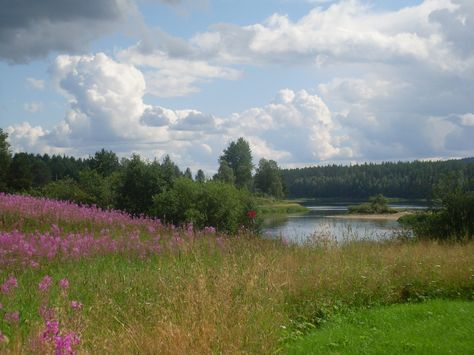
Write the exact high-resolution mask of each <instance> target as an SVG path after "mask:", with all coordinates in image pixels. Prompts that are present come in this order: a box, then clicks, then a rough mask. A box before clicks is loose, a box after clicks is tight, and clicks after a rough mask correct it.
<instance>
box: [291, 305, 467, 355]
mask: <svg viewBox="0 0 474 355" xmlns="http://www.w3.org/2000/svg"><path fill="white" fill-rule="evenodd" d="M286 352H287V353H289V354H473V353H474V302H469V301H449V300H431V301H427V302H425V303H420V304H397V305H391V306H385V307H378V308H373V309H363V310H359V311H354V312H352V313H350V314H346V315H341V316H338V317H336V318H334V319H333V320H332V321H331V322H329V323H328V324H326V325H325V326H324V327H322V328H321V329H319V330H317V331H315V332H314V333H312V334H310V335H308V336H307V337H305V338H303V339H302V340H300V341H297V342H294V343H292V344H290V345H289V346H288V347H287V349H286Z"/></svg>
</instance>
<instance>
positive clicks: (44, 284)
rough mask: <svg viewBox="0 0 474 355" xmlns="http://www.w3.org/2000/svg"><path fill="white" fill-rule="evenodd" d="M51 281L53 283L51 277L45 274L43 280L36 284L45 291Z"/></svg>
mask: <svg viewBox="0 0 474 355" xmlns="http://www.w3.org/2000/svg"><path fill="white" fill-rule="evenodd" d="M52 283H53V279H52V278H51V276H49V275H46V276H45V277H44V278H43V280H41V282H40V283H39V284H38V288H39V289H40V291H42V292H47V291H48V290H49V288H50V287H51V285H52Z"/></svg>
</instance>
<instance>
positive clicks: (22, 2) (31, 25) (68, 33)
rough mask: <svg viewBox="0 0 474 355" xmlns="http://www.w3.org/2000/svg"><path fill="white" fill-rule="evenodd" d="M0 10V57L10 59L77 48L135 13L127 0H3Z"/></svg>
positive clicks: (12, 60) (114, 27)
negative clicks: (4, 1)
mask: <svg viewBox="0 0 474 355" xmlns="http://www.w3.org/2000/svg"><path fill="white" fill-rule="evenodd" d="M6 2H7V3H6V4H5V3H4V4H2V11H1V12H0V58H3V59H5V60H7V61H9V62H12V63H22V62H27V61H30V60H32V59H35V58H39V57H45V56H47V55H48V54H49V53H50V52H52V51H65V52H78V51H81V50H83V49H85V48H87V47H88V45H89V44H90V43H91V42H92V41H93V40H95V39H97V37H99V36H102V35H105V34H108V33H111V32H113V31H115V30H117V29H118V28H119V26H121V25H123V24H124V23H125V21H126V19H127V17H128V16H129V14H130V13H136V10H135V6H134V3H133V2H132V1H129V0H98V1H97V0H84V1H74V0H46V1H41V2H39V1H35V0H7V1H6Z"/></svg>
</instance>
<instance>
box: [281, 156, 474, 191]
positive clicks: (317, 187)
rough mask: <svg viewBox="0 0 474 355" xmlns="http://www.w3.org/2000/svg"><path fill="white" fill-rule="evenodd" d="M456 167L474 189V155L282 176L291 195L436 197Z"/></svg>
mask: <svg viewBox="0 0 474 355" xmlns="http://www.w3.org/2000/svg"><path fill="white" fill-rule="evenodd" d="M453 171H454V172H459V173H462V175H463V179H464V180H465V182H466V183H467V184H469V185H470V186H471V190H474V160H473V159H461V160H448V161H435V162H432V161H426V162H421V161H414V162H398V163H393V162H387V163H382V164H374V163H368V164H360V165H351V166H338V165H328V166H318V167H307V168H299V169H283V170H282V176H283V181H284V183H285V186H286V188H287V190H288V195H289V196H291V197H307V198H325V197H327V198H335V197H339V198H344V199H348V198H349V199H350V198H364V199H365V198H368V197H369V196H373V195H375V194H377V193H382V194H383V195H385V196H388V197H401V198H412V199H413V198H431V197H433V186H434V185H436V184H437V183H438V182H439V181H440V179H442V177H443V176H444V175H445V174H448V173H450V172H453Z"/></svg>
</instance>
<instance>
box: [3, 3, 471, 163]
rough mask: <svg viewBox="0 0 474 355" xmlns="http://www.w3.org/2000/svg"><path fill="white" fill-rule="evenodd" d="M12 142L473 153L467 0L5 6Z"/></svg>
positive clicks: (208, 156) (205, 152)
mask: <svg viewBox="0 0 474 355" xmlns="http://www.w3.org/2000/svg"><path fill="white" fill-rule="evenodd" d="M0 23H2V24H1V25H0V40H1V41H0V76H1V78H2V79H1V81H0V127H2V128H3V129H4V130H6V131H7V132H8V133H9V135H10V143H11V144H12V147H13V149H14V150H15V151H24V150H26V151H29V152H35V153H61V154H71V155H75V156H87V155H88V154H92V153H93V152H95V151H96V150H99V149H100V148H102V147H105V148H107V149H112V150H114V151H117V152H118V153H119V154H120V155H121V156H128V155H130V154H131V153H132V152H136V153H139V154H141V155H143V156H144V157H147V158H149V159H153V158H155V157H156V158H158V159H160V158H161V157H162V156H163V155H164V154H170V155H171V157H172V158H173V159H174V160H175V161H177V162H178V164H179V165H180V166H181V167H183V168H184V167H186V166H190V167H192V168H194V169H197V168H198V167H203V168H204V169H205V170H206V171H208V172H212V171H214V170H215V169H216V165H217V158H218V156H219V155H220V153H221V152H222V149H223V148H224V147H225V146H226V145H227V144H228V143H229V142H230V141H232V140H235V139H237V138H238V137H240V136H243V137H245V138H246V139H248V140H249V142H250V144H251V147H252V151H253V153H254V158H255V160H257V159H259V158H261V157H266V158H272V159H275V160H277V161H278V162H279V163H280V164H281V165H282V166H304V165H315V164H328V163H343V164H345V163H349V162H361V161H381V160H408V159H434V158H450V157H464V156H472V155H474V143H473V141H474V139H473V138H474V104H473V102H474V96H473V92H474V84H473V83H474V80H473V79H474V45H473V44H472V43H474V38H473V37H474V35H473V34H474V4H473V2H472V1H470V0H424V1H421V0H420V1H408V0H404V1H390V2H388V1H376V0H372V1H366V0H341V1H324V0H281V1H269V0H261V1H247V0H245V1H233V0H222V1H206V0H143V1H135V0H96V1H92V0H88V1H82V2H79V3H78V2H75V1H73V0H47V1H46V0H45V1H43V2H42V3H41V4H40V5H39V3H38V2H36V1H33V0H22V1H17V2H12V4H10V5H8V6H2V7H1V10H0Z"/></svg>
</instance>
